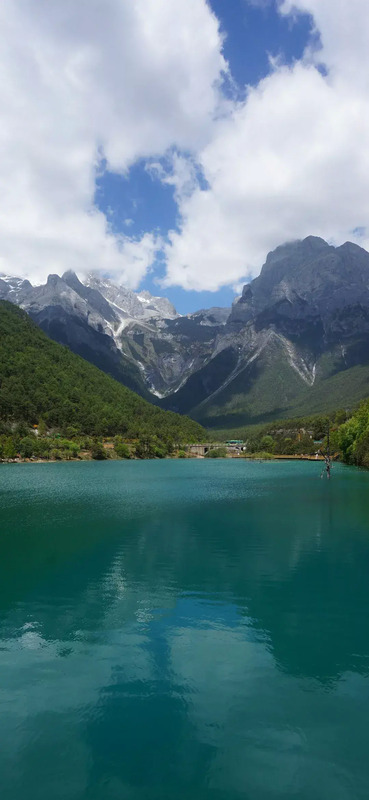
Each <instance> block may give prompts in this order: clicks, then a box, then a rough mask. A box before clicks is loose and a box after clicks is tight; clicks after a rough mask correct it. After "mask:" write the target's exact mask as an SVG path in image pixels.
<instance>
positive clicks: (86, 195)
mask: <svg viewBox="0 0 369 800" xmlns="http://www.w3.org/2000/svg"><path fill="white" fill-rule="evenodd" d="M279 8H280V13H281V14H285V15H290V16H291V15H296V14H298V13H300V12H303V13H306V12H308V13H311V14H312V15H313V17H314V20H315V25H316V28H317V30H318V32H319V34H320V38H321V42H322V49H321V50H320V51H319V52H314V51H313V50H311V49H310V50H307V52H306V54H305V57H304V59H303V60H302V61H301V62H299V63H296V64H294V65H292V67H290V68H288V67H285V66H283V65H281V64H279V63H274V64H273V71H272V73H271V75H269V76H268V77H267V78H266V79H264V80H263V81H262V82H261V83H260V84H259V86H257V87H256V88H252V89H251V88H250V89H249V91H248V94H247V98H246V100H245V101H242V102H236V101H231V100H229V99H226V98H225V97H224V96H222V93H221V77H222V72H223V71H224V70H226V69H227V65H226V63H225V61H224V58H223V56H222V41H221V36H220V34H219V29H218V22H217V20H216V18H215V17H214V15H213V14H212V13H211V11H210V8H209V6H208V5H207V3H206V1H205V0H186V2H183V0H171V2H168V0H135V2H132V0H80V1H79V2H78V3H76V2H75V0H64V2H62V3H61V2H60V1H59V0H3V1H2V3H1V4H0V27H1V32H2V36H1V43H0V109H1V127H0V198H1V199H0V203H1V214H0V272H1V271H4V272H7V273H9V272H11V273H14V274H22V275H28V276H29V277H31V278H33V279H39V280H40V279H43V278H45V276H46V275H47V273H49V272H58V273H59V274H60V273H61V272H63V271H64V270H65V269H74V270H76V271H77V272H78V273H83V272H84V271H86V272H90V271H91V270H94V269H96V270H99V269H100V270H102V271H104V272H105V273H106V272H110V273H116V274H117V275H118V276H119V278H120V279H121V280H122V281H124V282H126V283H127V284H128V285H129V286H131V287H132V288H135V287H137V286H138V285H139V283H140V281H141V280H142V278H143V277H144V275H145V274H146V272H147V270H149V269H150V267H151V265H152V263H153V261H154V260H155V257H156V254H157V253H158V252H159V251H161V250H162V248H163V243H162V241H161V239H160V238H159V237H158V236H157V235H156V234H155V232H152V231H149V230H148V231H146V233H145V234H144V235H143V236H142V237H141V238H140V239H138V240H135V239H134V238H133V237H132V235H131V230H130V228H129V224H128V222H127V224H126V233H125V234H122V235H121V236H116V235H115V234H114V233H113V231H112V229H111V227H110V223H109V213H108V218H106V217H105V216H104V214H102V213H101V212H99V211H98V210H97V208H96V207H95V206H94V193H95V177H96V170H97V168H98V165H99V159H100V158H101V153H103V155H104V157H106V159H107V163H108V167H109V169H110V170H113V171H117V172H121V173H124V172H125V171H127V170H128V168H129V166H130V165H131V164H133V163H134V162H135V161H136V160H137V159H139V158H146V159H148V163H149V169H150V170H151V173H152V174H154V175H155V179H158V178H159V179H160V180H162V181H164V182H165V183H168V184H170V185H172V186H173V187H174V190H175V198H176V201H177V203H178V215H179V220H180V230H179V231H172V232H170V234H169V237H168V242H167V243H166V245H165V247H164V251H165V256H166V260H167V274H166V278H165V283H166V284H167V285H173V284H178V285H180V286H183V287H185V288H187V289H194V288H195V289H199V290H200V289H214V290H215V289H217V288H218V287H219V286H221V285H224V284H229V285H239V284H240V282H241V281H242V278H243V277H244V276H245V275H249V274H250V273H251V274H256V273H257V272H258V271H259V269H260V266H261V264H262V262H263V260H264V259H265V256H266V253H267V251H268V250H270V249H271V248H273V247H275V246H276V245H278V244H280V243H281V242H283V241H285V240H288V239H294V238H299V237H303V236H305V235H308V234H310V233H313V234H317V235H321V236H323V237H325V238H328V239H330V240H331V241H333V242H336V243H340V242H342V241H344V240H345V239H348V238H350V239H353V240H355V235H354V234H353V233H352V230H353V229H356V228H363V229H364V236H360V237H359V235H357V237H356V240H357V241H359V242H360V243H361V244H364V246H369V158H368V155H367V141H368V137H369V95H368V82H369V54H368V50H367V41H368V38H369V11H368V6H367V2H366V0H340V2H339V3H334V2H333V0H281V2H280V3H279ZM245 57H247V54H245ZM322 62H323V63H324V64H325V65H326V67H327V75H326V76H324V75H323V74H322V73H321V71H319V68H318V67H319V64H321V63H322ZM168 152H169V153H171V154H172V155H171V163H170V169H164V168H163V163H165V159H166V160H167V163H168ZM163 157H164V161H163ZM155 165H156V166H155ZM158 165H160V166H158ZM199 174H201V175H202V179H201V180H199V178H198V176H199ZM127 219H128V218H127ZM358 237H359V238H358Z"/></svg>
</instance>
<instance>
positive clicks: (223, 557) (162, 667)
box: [0, 460, 369, 800]
mask: <svg viewBox="0 0 369 800" xmlns="http://www.w3.org/2000/svg"><path fill="white" fill-rule="evenodd" d="M320 473H321V464H319V463H314V462H312V463H311V462H298V463H296V462H284V463H276V462H272V463H248V462H245V461H241V460H240V461H237V460H222V461H208V460H198V461H197V460H189V461H186V460H183V461H146V462H145V461H144V462H139V461H134V462H105V463H97V462H91V463H69V464H68V463H61V464H40V465H38V464H23V465H22V464H20V465H0V525H1V530H0V554H1V559H0V721H1V725H0V797H1V800H241V798H242V800H269V799H270V800H273V799H274V798H278V800H279V798H281V799H282V798H283V800H290V799H291V798H294V800H358V799H359V798H360V800H361V799H362V800H368V797H369V743H368V727H369V473H367V472H361V471H359V470H354V469H350V468H347V467H344V466H340V465H338V466H335V468H334V471H333V476H332V480H331V481H330V482H328V481H327V480H325V479H324V480H321V479H320Z"/></svg>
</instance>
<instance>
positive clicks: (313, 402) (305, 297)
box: [0, 236, 369, 426]
mask: <svg viewBox="0 0 369 800" xmlns="http://www.w3.org/2000/svg"><path fill="white" fill-rule="evenodd" d="M0 298H1V299H7V300H11V301H12V302H14V303H17V304H18V305H20V306H22V308H24V309H25V310H26V311H28V313H29V314H30V315H31V316H32V317H33V318H34V319H35V320H36V322H38V324H39V325H40V326H41V327H42V328H43V329H44V330H45V331H46V332H47V333H48V334H49V335H50V336H51V337H52V338H54V339H56V340H57V341H59V342H62V343H63V344H66V345H68V346H69V347H70V348H71V349H72V350H74V352H77V353H79V354H80V355H82V356H83V357H85V358H87V359H88V360H90V361H92V362H93V363H95V364H97V366H99V367H100V368H102V369H104V370H105V371H107V372H109V373H110V374H112V375H114V377H116V378H118V380H120V381H121V382H123V383H125V384H126V385H127V386H129V387H130V388H134V389H135V390H136V391H138V392H140V393H141V394H143V395H144V396H145V397H148V398H150V399H151V400H152V401H153V402H156V403H159V404H160V405H163V406H164V407H166V408H171V409H173V410H176V411H181V412H185V413H189V414H191V415H193V416H195V417H196V418H197V419H199V420H200V421H202V422H203V423H205V424H208V425H209V424H210V425H211V424H214V425H226V426H229V425H239V424H241V423H247V422H250V421H255V420H262V419H268V418H271V417H272V416H276V415H283V414H287V413H288V414H293V413H299V412H300V411H301V412H303V413H307V412H308V410H309V409H310V406H311V410H312V411H313V410H314V409H315V410H318V411H319V410H321V409H322V410H323V407H327V404H328V405H329V404H330V403H331V407H334V406H336V407H337V406H340V405H348V404H351V403H352V402H355V401H356V400H357V399H359V396H364V395H365V394H369V254H368V253H367V252H366V251H365V250H363V249H362V248H360V247H358V246H357V245H354V244H352V243H350V242H347V243H346V244H344V245H342V246H341V247H338V248H334V247H332V246H331V245H329V244H327V243H326V242H325V241H324V240H323V239H319V238H317V237H313V236H310V237H308V238H307V239H305V240H303V241H298V242H292V243H288V244H285V245H282V246H281V247H278V248H277V249H276V250H275V251H273V252H272V253H270V254H269V255H268V257H267V260H266V262H265V264H264V266H263V268H262V270H261V273H260V275H259V277H258V278H256V279H255V280H253V281H251V283H249V284H247V285H246V286H245V287H244V290H243V293H242V296H241V297H240V298H239V299H238V300H237V301H236V302H235V303H234V304H233V307H232V309H219V308H211V309H207V310H206V309H204V310H202V311H198V312H196V313H195V314H190V315H188V316H185V317H182V316H179V315H178V314H177V313H176V310H175V309H174V307H173V306H172V304H171V303H170V302H169V301H168V300H167V299H165V298H160V297H153V296H152V295H150V294H149V293H148V292H141V293H136V292H132V291H130V290H129V289H127V288H126V287H123V286H116V285H114V283H113V282H111V281H109V280H107V279H102V278H99V277H97V276H95V275H91V276H89V278H88V279H87V280H86V281H85V282H84V283H82V282H81V281H80V280H79V279H78V278H77V276H76V275H75V274H74V273H72V272H67V273H65V274H64V275H63V276H62V278H59V277H58V276H57V275H50V276H49V278H48V281H47V283H46V284H45V285H44V286H35V287H33V286H31V284H30V283H29V281H22V280H20V279H18V278H12V277H9V276H2V277H0Z"/></svg>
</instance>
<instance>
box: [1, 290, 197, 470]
mask: <svg viewBox="0 0 369 800" xmlns="http://www.w3.org/2000/svg"><path fill="white" fill-rule="evenodd" d="M34 426H37V431H38V436H37V437H36V436H35V435H34V433H32V430H31V429H32V428H34ZM205 435H206V434H205V431H204V429H203V428H202V427H201V426H200V425H199V424H198V423H197V422H194V421H193V420H191V419H189V418H188V417H185V416H181V415H179V414H175V413H174V412H170V411H163V410H162V409H159V408H158V407H156V406H153V405H151V404H150V403H148V402H147V401H146V400H144V399H143V398H141V397H139V396H138V395H136V394H135V393H134V392H132V391H131V390H130V389H127V388H126V387H124V386H122V384H120V383H118V381H116V380H114V379H113V378H111V377H109V376H108V375H106V374H105V373H104V372H101V371H100V370H99V369H97V367H94V366H92V365H91V364H89V363H88V362H87V361H84V359H82V358H80V357H79V356H76V355H74V354H73V353H71V352H70V350H68V348H66V347H63V346H62V345H59V344H56V343H55V342H53V341H51V339H49V338H48V337H47V336H46V334H44V333H43V332H42V331H41V330H40V329H39V328H38V327H37V325H36V324H35V323H34V322H33V321H32V320H31V319H30V317H29V316H28V315H27V314H26V313H25V312H24V311H22V310H21V309H19V308H17V307H16V306H14V305H12V304H11V303H8V302H6V301H0V458H12V457H13V455H14V453H15V452H20V453H21V455H23V456H24V457H29V456H30V455H31V451H32V454H33V455H34V456H39V457H40V458H43V457H51V456H50V453H51V455H52V456H53V457H61V458H62V457H63V458H65V457H67V458H68V457H75V455H76V453H77V452H78V451H79V450H81V449H86V450H91V451H92V450H93V456H94V457H96V458H99V457H101V458H103V457H104V452H103V449H102V444H101V442H102V440H103V438H106V437H110V438H113V437H114V453H115V454H116V455H117V457H128V455H132V454H133V455H135V456H136V457H139V458H146V457H152V456H163V455H166V454H167V453H170V452H171V451H173V448H175V447H178V446H180V444H184V443H190V442H197V441H201V440H202V439H204V437H205ZM36 439H37V441H36ZM127 440H128V441H131V442H132V443H134V444H133V445H132V446H131V447H129V448H128V449H127V446H126V445H125V441H127Z"/></svg>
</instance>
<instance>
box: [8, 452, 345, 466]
mask: <svg viewBox="0 0 369 800" xmlns="http://www.w3.org/2000/svg"><path fill="white" fill-rule="evenodd" d="M199 460H200V461H228V460H229V461H231V460H232V461H324V457H323V456H318V457H316V456H309V455H271V457H270V458H261V457H258V456H256V457H255V456H254V455H253V454H251V455H248V456H247V455H242V456H239V455H234V456H233V455H228V456H225V457H223V458H218V459H207V458H206V457H205V456H200V455H194V456H190V457H187V458H180V457H179V456H171V457H167V458H106V459H96V458H23V459H21V458H17V459H8V460H5V459H0V466H1V465H2V464H8V465H9V464H86V463H91V462H92V461H94V462H95V463H99V462H100V463H106V462H123V461H125V462H128V461H199ZM333 460H334V461H336V462H339V461H340V459H333Z"/></svg>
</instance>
